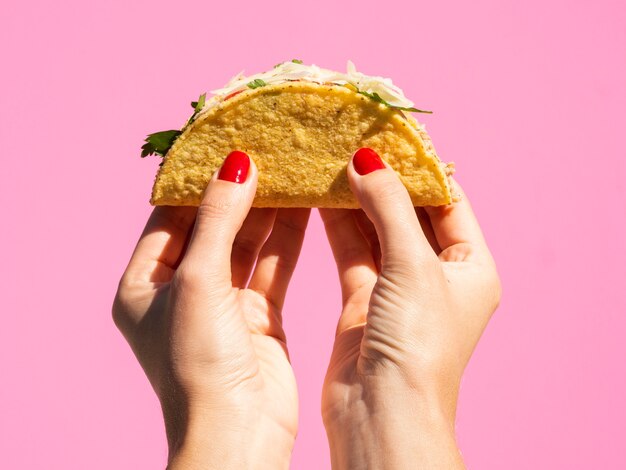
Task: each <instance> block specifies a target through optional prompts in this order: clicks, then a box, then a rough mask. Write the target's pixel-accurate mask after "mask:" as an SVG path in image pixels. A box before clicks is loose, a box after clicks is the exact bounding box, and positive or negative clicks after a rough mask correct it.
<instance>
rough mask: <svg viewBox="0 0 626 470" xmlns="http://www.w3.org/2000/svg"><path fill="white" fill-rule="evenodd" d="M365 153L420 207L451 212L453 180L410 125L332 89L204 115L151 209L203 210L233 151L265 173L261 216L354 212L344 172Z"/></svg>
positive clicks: (274, 89) (256, 94) (166, 170)
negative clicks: (280, 211)
mask: <svg viewBox="0 0 626 470" xmlns="http://www.w3.org/2000/svg"><path fill="white" fill-rule="evenodd" d="M360 147H370V148H372V149H374V150H375V151H376V152H377V153H378V154H379V155H380V156H381V157H382V158H383V159H384V160H385V161H386V162H387V163H389V164H390V165H391V167H392V168H393V169H394V170H395V171H396V172H398V174H399V175H400V178H401V179H402V182H403V183H404V185H405V186H406V187H407V189H408V191H409V194H410V196H411V199H412V201H413V204H414V205H415V206H438V205H444V204H449V203H450V202H452V195H451V192H450V185H449V182H448V178H447V175H448V174H450V173H451V171H452V166H451V165H446V164H444V163H442V162H441V161H440V160H439V158H438V157H437V154H436V153H435V149H434V147H433V145H432V142H431V140H430V138H429V137H428V135H427V134H426V132H425V131H424V130H423V128H422V127H421V126H420V125H419V124H418V123H417V122H416V121H415V119H413V118H412V117H411V116H408V115H405V114H404V113H402V112H401V111H399V110H396V109H393V108H390V107H389V106H386V105H384V104H381V103H378V102H376V101H374V100H372V99H371V98H369V97H367V96H363V95H361V94H358V93H356V92H355V91H353V90H352V89H350V88H348V87H345V86H341V85H334V84H325V85H321V84H317V83H313V82H307V81H290V82H284V83H280V84H273V85H266V86H262V87H259V88H256V89H253V90H252V89H249V90H246V91H244V92H241V93H239V94H237V95H235V96H233V97H232V98H229V99H226V100H224V101H223V102H221V103H220V104H218V105H217V106H216V107H214V108H212V109H210V110H209V111H207V112H206V113H204V114H200V115H199V116H198V118H197V119H196V121H194V122H193V123H192V124H191V125H190V126H189V127H188V128H187V129H185V131H184V132H183V133H182V134H181V135H180V136H179V137H178V139H177V140H176V141H175V142H174V145H173V146H172V148H171V149H170V150H169V152H168V153H167V155H166V156H165V157H164V161H163V165H162V166H161V167H160V170H159V172H158V174H157V177H156V181H155V183H154V187H153V190H152V199H151V203H152V204H153V205H171V206H197V205H199V203H200V200H201V197H202V193H203V192H204V189H205V187H206V185H207V183H208V181H209V179H210V178H211V176H212V174H213V173H214V172H215V171H216V170H217V169H218V168H219V167H220V165H221V164H222V162H223V161H224V159H225V158H226V156H227V155H228V154H229V153H230V152H231V151H232V150H241V151H243V152H246V153H247V154H248V155H250V157H251V158H252V159H253V160H254V162H255V163H256V165H257V167H258V169H259V181H258V187H257V193H256V197H255V199H254V203H253V206H255V207H331V208H357V207H359V205H358V202H357V201H356V199H355V197H354V196H353V194H352V192H351V191H350V188H349V186H348V180H347V175H346V165H347V163H348V161H349V159H350V157H351V156H352V154H353V153H354V152H355V151H356V150H357V149H358V148H360Z"/></svg>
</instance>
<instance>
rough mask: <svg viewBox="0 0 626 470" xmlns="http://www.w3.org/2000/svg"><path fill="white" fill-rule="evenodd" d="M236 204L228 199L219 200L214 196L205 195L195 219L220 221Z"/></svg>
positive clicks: (219, 198)
mask: <svg viewBox="0 0 626 470" xmlns="http://www.w3.org/2000/svg"><path fill="white" fill-rule="evenodd" d="M235 206H236V203H235V201H234V200H233V199H230V198H221V197H217V196H214V195H210V194H209V195H207V196H205V197H204V199H202V202H201V203H200V206H199V207H198V213H197V218H198V219H199V220H203V219H209V220H210V219H221V218H223V217H225V216H227V215H229V214H230V213H231V212H232V210H233V209H234V207H235Z"/></svg>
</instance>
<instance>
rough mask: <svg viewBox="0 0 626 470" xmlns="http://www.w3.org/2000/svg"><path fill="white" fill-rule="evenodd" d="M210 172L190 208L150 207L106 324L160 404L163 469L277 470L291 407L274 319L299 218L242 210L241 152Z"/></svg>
mask: <svg viewBox="0 0 626 470" xmlns="http://www.w3.org/2000/svg"><path fill="white" fill-rule="evenodd" d="M246 163H248V165H249V171H247V170H246V168H245V167H246ZM219 175H221V178H220V176H219ZM219 175H218V173H216V174H215V175H214V176H213V178H212V179H211V181H210V182H209V185H208V187H207V189H206V191H205V193H204V196H203V199H202V203H201V204H200V207H199V208H198V209H197V210H196V209H195V208H191V207H156V208H155V209H154V211H153V213H152V216H151V217H150V219H149V221H148V223H147V226H146V228H145V230H144V232H143V234H142V236H141V238H140V240H139V243H138V244H137V247H136V249H135V252H134V253H133V256H132V259H131V260H130V263H129V265H128V268H127V269H126V271H125V272H124V275H123V276H122V279H121V281H120V284H119V289H118V291H117V295H116V297H115V302H114V305H113V318H114V320H115V323H116V324H117V326H118V327H119V329H120V330H121V331H122V333H123V334H124V336H125V337H126V339H127V340H128V342H129V344H130V346H131V347H132V349H133V351H134V353H135V355H136V356H137V359H138V360H139V362H140V364H141V365H142V367H143V369H144V370H145V372H146V375H147V376H148V379H149V380H150V383H151V384H152V387H153V388H154V390H155V392H156V393H157V395H158V397H159V399H160V401H161V406H162V409H163V415H164V419H165V425H166V432H167V437H168V443H169V447H170V456H169V465H170V468H186V469H189V468H214V467H215V468H233V467H237V468H251V469H252V468H272V469H276V468H288V466H289V458H290V455H291V449H292V446H293V442H294V439H295V435H296V431H297V421H298V398H297V390H296V383H295V378H294V375H293V371H292V369H291V365H290V363H289V358H288V354H287V347H286V343H285V334H284V331H283V328H282V316H281V311H282V307H283V302H284V298H285V293H286V290H287V286H288V284H289V281H290V279H291V275H292V273H293V270H294V268H295V265H296V261H297V259H298V256H299V253H300V248H301V245H302V240H303V237H304V231H305V228H306V225H307V221H308V217H309V210H306V209H280V210H276V209H252V210H250V207H251V205H252V200H253V198H254V195H255V191H256V184H257V169H256V166H255V165H254V163H253V162H252V161H250V160H249V159H248V157H247V156H246V155H245V154H243V153H241V152H233V153H232V154H231V155H229V157H228V158H227V160H226V162H225V163H224V165H223V166H222V169H221V170H220V172H219ZM246 175H247V177H246ZM228 179H230V181H229V180H228ZM237 179H239V181H238V182H234V181H233V180H235V181H236V180H237ZM242 179H243V181H242ZM194 220H195V223H194Z"/></svg>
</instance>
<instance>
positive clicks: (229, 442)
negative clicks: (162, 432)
mask: <svg viewBox="0 0 626 470" xmlns="http://www.w3.org/2000/svg"><path fill="white" fill-rule="evenodd" d="M168 421H169V422H168ZM179 421H180V420H179ZM184 421H185V423H184V425H183V426H182V427H181V426H180V422H178V423H176V424H174V423H173V422H172V421H170V420H168V419H167V418H166V430H167V434H168V443H169V458H168V469H171V470H177V469H186V470H187V469H190V470H195V469H198V470H200V469H203V470H204V469H218V468H219V469H231V468H232V469H235V468H237V469H238V468H247V469H253V470H256V469H288V468H289V461H290V458H291V451H292V449H293V444H294V440H295V436H294V435H293V433H292V432H290V431H288V430H287V429H286V428H285V427H283V426H281V425H280V424H279V423H276V422H274V421H273V420H270V419H269V418H268V417H267V416H265V415H263V414H262V413H260V412H256V411H251V410H244V409H236V410H202V411H199V412H198V411H195V412H194V411H192V412H190V413H188V414H187V418H186V419H185V420H184Z"/></svg>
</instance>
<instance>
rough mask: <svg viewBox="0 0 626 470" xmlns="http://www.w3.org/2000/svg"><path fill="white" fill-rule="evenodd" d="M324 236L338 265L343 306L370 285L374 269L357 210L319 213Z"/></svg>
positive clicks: (372, 280) (336, 210)
mask: <svg viewBox="0 0 626 470" xmlns="http://www.w3.org/2000/svg"><path fill="white" fill-rule="evenodd" d="M319 212H320V216H321V217H322V221H323V222H324V228H325V229H326V236H327V237H328V242H329V243H330V247H331V249H332V252H333V257H334V258H335V263H336V264H337V271H338V272H339V282H340V284H341V294H342V300H343V305H344V307H345V304H346V301H347V300H348V299H350V298H351V297H352V296H353V295H354V294H355V293H356V292H358V291H359V290H360V289H361V288H362V287H363V286H364V285H373V284H374V283H375V282H376V278H377V269H376V264H375V262H374V258H373V256H372V251H371V247H370V244H369V243H368V241H367V239H366V238H365V237H364V236H363V234H362V233H361V231H360V230H359V226H358V224H357V221H356V219H355V215H356V212H358V211H356V210H351V209H320V211H319Z"/></svg>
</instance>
